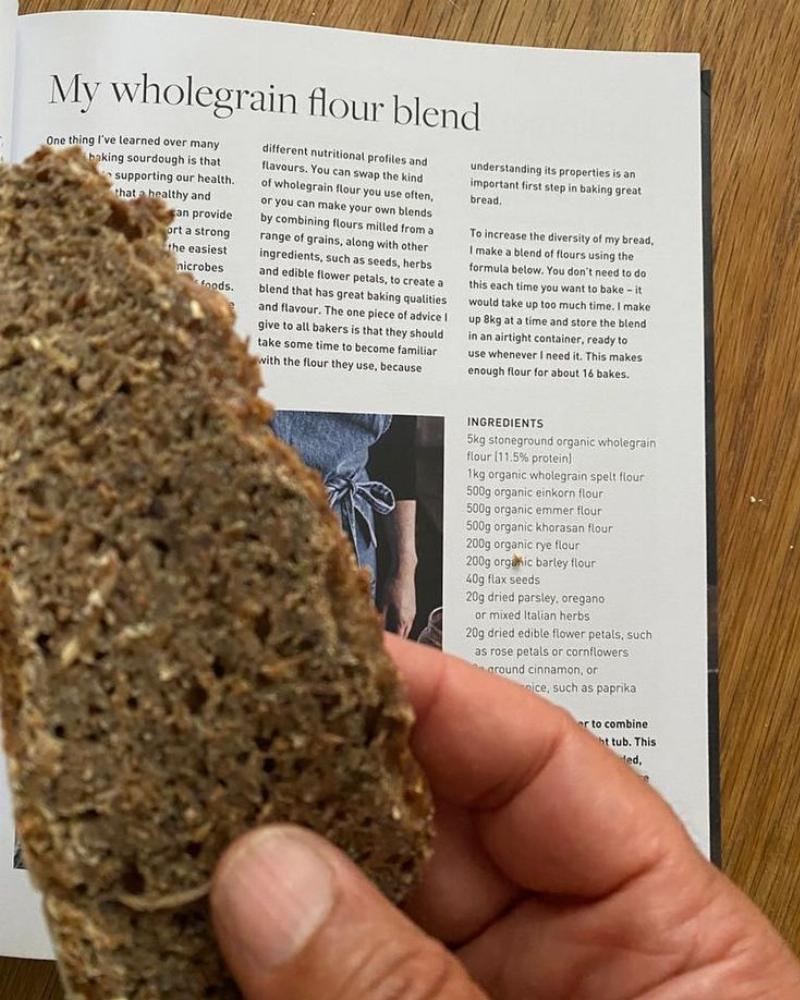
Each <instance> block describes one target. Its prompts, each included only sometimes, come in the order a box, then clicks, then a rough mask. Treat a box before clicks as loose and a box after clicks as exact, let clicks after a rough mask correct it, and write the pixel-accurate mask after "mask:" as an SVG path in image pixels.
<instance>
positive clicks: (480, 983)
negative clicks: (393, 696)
mask: <svg viewBox="0 0 800 1000" xmlns="http://www.w3.org/2000/svg"><path fill="white" fill-rule="evenodd" d="M387 645H388V648H389V650H390V652H391V653H392V655H393V657H394V658H395V660H396V662H397V664H398V666H399V668H400V671H401V673H402V675H403V677H404V679H405V681H406V683H407V685H408V688H409V692H410V696H411V700H412V702H413V704H414V706H415V708H416V712H417V723H416V726H415V729H414V734H413V749H414V752H415V754H416V756H417V758H418V759H419V761H420V763H421V764H422V766H423V767H424V769H425V771H426V772H427V774H428V778H429V780H430V783H431V786H432V788H433V792H434V797H435V802H436V826H437V835H436V842H435V849H434V855H433V858H432V860H431V862H430V864H429V866H428V867H427V869H426V871H425V873H424V876H423V880H422V882H421V884H420V885H419V887H418V888H417V890H416V891H415V892H414V894H413V897H412V898H411V900H410V901H409V903H408V905H407V907H406V911H407V915H404V914H402V913H401V912H400V911H398V910H396V909H395V908H394V907H392V906H391V905H390V904H389V903H388V902H387V901H386V900H385V899H384V898H383V897H382V896H381V895H380V894H379V893H378V892H377V890H376V889H375V888H373V886H372V885H371V884H370V883H369V882H368V881H367V880H366V879H365V878H364V877H363V876H362V875H361V874H360V872H359V871H358V870H357V869H356V868H355V867H354V866H353V865H352V864H351V862H350V861H349V860H348V859H347V858H345V856H344V855H343V854H341V853H340V852H339V851H337V850H336V849H335V848H334V847H332V846H331V845H330V844H329V843H327V842H326V841H324V840H322V839H321V838H319V837H316V836H315V835H313V834H311V833H309V832H308V831H305V830H300V829H298V828H296V827H288V826H276V827H271V828H270V827H266V828H263V829H262V830H259V831H256V832H253V833H250V834H248V835H247V836H245V837H243V838H242V839H241V840H239V841H238V842H237V843H236V844H235V845H234V846H233V847H232V848H231V849H230V850H229V851H228V853H227V854H226V855H225V857H224V858H223V859H222V861H221V863H220V865H219V868H218V870H217V873H216V877H215V880H214V886H213V890H212V895H211V903H212V911H213V915H214V921H215V925H216V928H217V933H218V937H219V940H220V944H221V947H222V949H223V952H224V954H225V956H226V959H227V961H228V963H229V965H230V968H231V970H232V971H233V974H234V975H235V976H236V978H237V980H238V982H239V984H240V986H241V988H242V990H243V992H244V995H245V997H247V998H248V1000H267V998H278V997H280V998H281V1000H345V998H346V1000H423V998H425V1000H481V998H483V1000H485V998H486V997H491V998H494V1000H634V998H638V1000H797V998H798V997H800V965H798V963H797V961H796V960H795V958H794V957H793V956H792V954H791V952H790V950H789V948H788V947H787V946H786V945H785V944H784V943H783V942H782V941H781V939H780V938H779V937H778V935H777V933H776V932H775V930H774V929H773V928H772V927H771V926H770V924H769V923H768V921H767V920H766V919H765V918H764V917H763V916H762V915H761V913H759V911H758V910H757V909H756V907H755V906H754V905H753V904H752V903H750V902H749V900H747V899H746V897H745V896H744V895H742V893H740V892H739V890H738V889H736V888H735V887H734V886H733V885H732V884H731V883H730V882H729V881H728V880H727V879H726V878H725V877H724V876H723V875H722V874H721V873H720V872H718V871H717V870H716V869H715V868H713V867H712V866H711V865H710V864H708V863H707V862H706V861H705V860H704V859H703V857H702V856H701V855H700V854H699V852H698V851H697V850H696V849H695V847H694V845H693V844H692V842H691V840H690V839H689V837H688V835H687V834H686V832H685V830H684V829H683V827H682V825H681V824H680V822H679V821H678V819H677V818H676V817H675V815H674V814H673V812H672V811H671V810H670V809H669V807H668V806H667V805H666V804H665V803H664V802H663V801H662V800H661V799H660V798H659V797H658V795H657V794H656V793H655V792H654V791H653V790H652V789H651V788H650V787H649V786H648V785H647V784H646V783H645V782H644V781H643V780H642V779H641V778H640V777H638V776H637V775H636V774H635V773H634V772H633V771H632V770H631V769H630V768H629V767H628V766H627V765H626V764H624V763H623V762H622V761H621V760H619V759H618V758H617V757H616V756H615V755H614V754H613V753H612V752H611V751H610V750H607V749H606V748H605V747H604V746H603V745H602V744H600V743H599V742H598V741H597V740H596V739H595V738H594V737H593V736H592V735H591V734H590V733H588V732H586V731H585V730H584V729H582V728H581V727H580V726H579V725H577V724H576V723H575V722H573V721H572V720H571V719H570V718H569V716H568V715H567V714H566V713H565V712H563V711H561V710H560V709H558V708H556V707H554V706H552V705H550V704H548V703H547V702H545V701H543V700H542V699H540V698H537V697H536V696H534V695H532V694H529V693H527V692H525V691H524V690H522V689H520V688H519V687H518V686H516V685H514V684H512V683H511V682H507V681H504V680H502V679H500V678H498V677H495V676H493V675H492V674H490V673H488V672H486V671H483V670H479V669H477V668H473V667H470V666H468V665H466V664H464V663H461V662H460V661H458V660H455V659H454V658H452V657H446V656H444V655H442V654H441V653H439V652H438V651H436V650H433V649H429V648H424V647H420V646H418V645H417V644H412V643H404V642H401V641H399V640H396V639H392V637H387ZM442 945H445V946H446V947H443V946H442Z"/></svg>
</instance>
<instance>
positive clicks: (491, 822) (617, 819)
mask: <svg viewBox="0 0 800 1000" xmlns="http://www.w3.org/2000/svg"><path fill="white" fill-rule="evenodd" d="M386 645H387V649H388V651H389V653H390V655H391V656H392V657H393V659H394V661H395V663H396V664H397V666H398V669H399V671H400V674H401V676H402V677H403V679H404V681H405V683H406V685H407V687H408V692H409V696H410V698H411V702H412V704H413V706H414V708H415V711H416V713H417V722H416V725H415V728H414V730H413V733H412V750H413V751H414V754H415V756H416V757H417V759H418V760H419V762H420V764H421V765H422V767H423V769H424V770H425V772H426V774H427V776H428V780H429V781H430V783H431V786H432V788H433V790H434V793H435V794H436V795H437V797H439V798H443V799H445V800H447V801H450V802H452V803H453V804H456V805H459V806H464V807H467V808H468V809H469V810H470V811H471V812H472V813H473V819H474V822H475V825H476V829H477V830H478V832H479V835H480V837H481V840H482V842H483V844H484V846H485V848H486V850H487V852H488V853H489V855H490V857H491V858H492V859H493V861H494V862H495V864H496V865H497V867H498V868H499V869H500V870H501V871H502V872H503V874H505V875H506V876H507V877H508V878H510V879H512V880H513V881H514V882H515V883H516V884H517V885H520V886H522V887H524V888H526V889H528V890H530V891H535V892H550V893H558V894H562V895H578V896H584V897H597V896H604V895H607V894H609V893H611V892H614V891H615V890H616V889H618V888H619V887H620V886H621V885H623V884H624V883H625V882H627V881H628V880H629V879H632V878H634V877H636V876H638V875H639V874H642V873H643V872H645V871H647V870H649V869H650V868H651V867H653V866H655V865H657V864H658V863H659V862H660V861H662V860H663V859H664V858H665V856H666V855H667V854H669V853H673V852H687V851H694V848H693V846H692V844H691V841H690V840H689V838H688V835H687V834H686V832H685V831H684V829H683V827H682V825H681V823H680V822H679V820H678V819H677V817H676V816H675V814H674V813H673V812H672V810H671V809H670V808H669V806H667V804H666V803H665V802H664V801H663V800H662V799H661V798H660V797H659V796H658V795H657V794H656V793H655V792H654V791H653V790H652V789H651V788H650V787H649V786H648V785H647V784H646V782H645V781H644V780H643V779H642V778H641V777H639V776H638V775H637V774H636V773H635V772H634V771H633V770H632V769H631V768H630V767H628V765H627V764H625V763H624V762H623V761H622V760H620V759H619V758H618V757H617V756H616V754H614V753H612V751H610V750H608V749H607V748H606V747H605V746H603V745H602V744H601V743H600V742H599V741H598V740H596V739H595V738H594V737H593V736H592V735H591V734H590V733H588V732H587V731H586V730H585V729H584V728H583V727H582V726H580V725H578V723H576V722H575V721H574V720H573V719H572V718H571V717H570V716H569V715H568V714H567V713H566V712H565V711H564V710H563V709H560V708H558V707H556V706H555V705H553V704H551V703H549V702H547V701H545V700H544V699H543V698H540V697H538V696H537V695H535V694H533V693H532V692H530V691H527V690H526V689H525V688H522V687H520V686H519V685H517V684H515V683H513V682H511V681H507V680H504V679H503V678H501V677H497V676H495V675H493V674H491V673H490V672H489V671H486V670H482V669H480V668H478V667H474V666H471V665H470V664H467V663H465V662H464V661H462V660H459V659H457V658H456V657H453V656H448V655H446V654H443V653H440V652H438V651H437V650H434V649H431V648H430V647H425V646H421V645H419V644H417V643H412V642H405V641H403V640H400V639H397V638H396V637H395V636H387V637H386Z"/></svg>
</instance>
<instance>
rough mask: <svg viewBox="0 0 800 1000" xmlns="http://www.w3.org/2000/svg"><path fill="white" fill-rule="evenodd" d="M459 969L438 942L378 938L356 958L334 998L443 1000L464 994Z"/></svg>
mask: <svg viewBox="0 0 800 1000" xmlns="http://www.w3.org/2000/svg"><path fill="white" fill-rule="evenodd" d="M466 985H467V984H466V983H465V982H464V980H463V975H462V973H461V970H460V968H459V966H458V964H457V962H456V960H455V959H454V958H453V956H452V955H451V954H450V952H448V951H447V950H446V949H445V948H444V947H443V946H442V945H440V944H438V942H436V941H432V940H430V939H428V940H423V941H421V942H407V941H405V942H401V941H397V940H389V939H387V940H381V941H378V942H373V943H372V944H371V945H370V947H369V948H368V949H367V950H365V951H364V952H363V953H362V954H360V955H359V956H357V957H356V960H355V962H354V965H353V967H352V968H351V969H350V970H349V972H348V975H347V976H346V982H344V983H343V984H342V988H341V990H340V991H339V994H338V1000H446V998H451V1000H455V998H456V997H464V996H465V995H467V994H468V990H467V989H466Z"/></svg>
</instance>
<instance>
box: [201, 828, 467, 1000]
mask: <svg viewBox="0 0 800 1000" xmlns="http://www.w3.org/2000/svg"><path fill="white" fill-rule="evenodd" d="M211 909H212V915H213V920H214V926H215V928H216V932H217V937H218V939H219V943H220V947H221V948H222V952H223V954H224V956H225V959H226V961H227V963H228V965H229V967H230V969H231V972H232V973H233V975H234V976H235V978H236V981H237V982H238V984H239V986H240V988H241V990H242V992H243V993H244V996H245V997H246V998H247V1000H267V998H274V997H281V1000H308V998H309V997H313V998H314V1000H341V998H342V997H347V998H348V1000H388V998H390V997H403V998H404V1000H422V998H425V1000H486V997H485V994H484V993H482V992H481V991H480V990H479V989H478V987H477V986H476V985H475V984H474V983H473V982H472V980H471V979H470V978H469V976H468V975H467V973H466V971H465V970H464V969H463V967H462V966H461V965H460V964H459V963H458V962H457V961H456V959H455V958H454V957H453V956H452V955H451V954H450V953H449V952H448V951H447V950H446V949H445V948H444V947H443V946H442V945H441V944H439V943H438V942H437V941H435V940H434V939H433V938H430V937H428V936H427V935H425V934H423V932H422V931H420V930H419V929H418V928H417V927H415V926H414V924H412V923H411V922H410V921H409V920H408V919H407V918H406V917H405V916H403V914H402V913H401V912H400V911H399V910H397V909H395V907H393V906H392V905H391V903H389V902H388V901H387V900H386V899H385V898H384V897H383V896H382V895H381V894H380V893H379V892H378V890H377V889H376V888H375V887H374V886H373V885H372V883H371V882H369V881H368V880H367V879H366V878H365V877H364V876H363V875H362V874H361V872H360V871H359V870H358V868H356V866H355V865H354V864H353V863H352V862H351V861H349V860H348V858H346V857H345V855H344V854H342V853H341V852H340V851H338V850H337V849H336V848H335V847H333V846H332V845H331V844H329V843H328V842H327V841H325V840H323V839H322V838H321V837H318V836H316V835H315V834H313V833H310V832H309V831H307V830H303V829H301V828H299V827H293V826H267V827H262V828H261V829H259V830H255V831H253V832H252V833H249V834H247V835H246V836H244V837H242V838H241V839H240V840H238V841H237V842H236V843H235V844H234V845H233V846H232V847H231V848H229V850H228V851H227V853H226V854H225V855H224V857H223V858H222V860H221V862H220V864H219V866H218V868H217V872H216V875H215V877H214V884H213V887H212V891H211Z"/></svg>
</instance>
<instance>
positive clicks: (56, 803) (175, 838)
mask: <svg viewBox="0 0 800 1000" xmlns="http://www.w3.org/2000/svg"><path fill="white" fill-rule="evenodd" d="M170 220H171V214H170V213H169V211H168V210H167V208H166V207H165V206H164V205H163V204H162V203H161V202H159V201H155V200H149V199H137V200H135V201H132V202H125V201H122V200H120V199H119V198H117V197H116V196H115V195H114V194H113V192H112V191H111V188H110V185H109V183H108V181H107V180H106V179H105V178H104V177H103V176H102V175H101V174H100V173H99V172H98V170H97V169H96V167H95V166H94V165H93V164H92V163H91V162H90V161H88V160H87V159H86V158H85V157H84V155H83V154H82V153H81V152H80V151H79V150H77V149H69V150H66V151H58V152H55V151H52V150H48V149H43V150H40V151H39V152H38V153H36V154H34V155H33V156H32V157H31V158H29V159H28V160H27V161H25V162H24V163H23V164H21V165H18V166H12V167H2V168H0V683H1V685H2V720H3V730H4V737H5V747H6V751H7V755H8V763H9V771H10V777H11V784H12V789H13V793H14V802H15V813H16V822H17V826H18V830H19V834H20V837H21V839H22V842H23V845H24V852H25V858H26V862H27V864H28V866H29V868H30V871H31V874H32V876H33V878H34V880H35V882H36V883H37V884H38V886H39V887H40V888H41V890H42V892H43V893H44V899H45V910H46V914H47V918H48V921H49V926H50V929H51V933H52V936H53V940H54V943H55V948H56V952H57V955H58V959H59V963H60V968H61V973H62V977H63V980H64V984H65V987H66V991H67V995H68V997H71V998H85V1000H94V998H111V997H126V998H128V1000H155V998H159V997H165V998H166V997H169V998H170V1000H195V998H203V997H215V998H224V997H236V996H239V993H238V991H237V989H236V987H235V985H234V984H233V983H232V981H231V980H230V979H229V978H228V976H227V975H226V973H225V970H224V966H223V963H222V961H221V958H220V955H219V953H218V951H217V948H216V946H215V944H214V940H213V935H212V933H211V929H210V923H209V915H208V902H207V890H208V885H209V880H210V878H211V875H212V872H213V869H214V865H215V863H216V861H217V859H218V858H219V856H220V854H221V852H222V851H223V850H224V849H225V847H226V846H227V845H228V844H229V843H230V842H231V841H232V840H233V838H235V837H236V836H237V835H238V834H240V833H242V832H243V831H245V830H247V829H249V828H252V827H254V826H256V825H259V824H261V823H264V822H272V821H288V822H296V823H301V824H304V825H306V826H308V827H310V828H312V829H314V830H317V831H319V832H321V833H323V834H324V835H326V836H328V837H330V838H331V839H332V840H333V841H334V842H335V843H337V844H338V845H339V846H340V847H342V848H343V849H344V850H345V851H346V852H347V853H348V854H349V855H350V856H351V857H352V858H353V859H354V860H355V861H356V862H357V863H358V864H360V865H361V866H362V867H363V869H364V870H365V871H366V872H367V874H368V875H369V876H370V877H371V878H372V879H374V881H375V882H376V883H377V884H378V885H379V886H380V888H381V889H382V890H383V891H384V892H385V893H386V894H387V895H388V896H389V897H390V898H391V899H393V900H399V899H401V898H402V897H403V896H404V894H405V893H406V891H407V889H408V887H409V886H410V885H411V884H412V883H413V882H414V880H415V878H416V877H417V875H418V873H419V870H420V866H421V864H422V863H423V861H424V859H425V857H426V856H427V853H428V850H429V843H430V836H431V819H430V812H431V808H430V798H429V794H428V792H427V789H426V787H425V783H424V780H423V778H422V775H421V773H420V771H419V768H418V766H417V764H416V762H415V761H414V760H413V758H412V756H411V753H410V751H409V732H410V728H411V724H412V714H411V711H410V709H409V707H408V705H407V704H406V701H405V698H404V695H403V692H402V690H401V688H400V685H399V682H398V679H397V676H396V673H395V670H394V668H393V666H392V664H391V662H390V660H389V659H388V657H387V655H386V653H385V652H384V649H383V646H382V633H381V627H380V621H379V618H378V616H377V615H376V613H375V611H374V608H373V607H372V604H371V601H370V597H369V590H368V585H367V581H366V579H365V577H364V575H363V574H362V572H361V571H359V570H358V569H357V568H356V567H355V565H354V562H353V559H352V556H351V554H350V551H349V549H348V545H347V542H346V540H345V539H344V537H343V535H342V532H341V529H340V527H339V525H338V523H337V521H336V519H335V518H334V517H333V515H332V514H331V512H330V510H329V508H328V505H327V500H326V496H325V492H324V489H323V487H322V484H321V482H320V480H319V478H318V477H317V475H316V474H315V473H313V472H311V471H309V470H308V469H307V468H305V467H304V466H303V464H302V463H301V462H300V460H299V459H298V458H297V457H296V455H295V454H294V453H293V452H291V451H290V450H289V449H288V448H287V447H285V446H284V445H283V444H282V443H281V442H279V441H278V440H277V439H276V437H275V436H274V435H273V434H272V432H271V431H270V429H269V426H268V421H269V417H270V413H271V411H270V408H269V406H268V405H267V404H266V403H264V402H263V401H261V400H260V399H259V397H258V392H259V388H260V376H259V366H258V363H257V361H256V360H255V359H254V358H253V357H251V356H250V355H249V354H248V351H247V348H246V346H245V345H244V344H243V343H242V341H240V340H239V339H238V338H237V337H236V335H235V333H234V329H233V312H232V309H231V307H230V306H229V304H228V303H227V302H226V301H225V300H224V299H223V298H222V297H221V296H219V295H218V294H217V293H215V292H213V291H212V290H210V289H208V288H205V287H203V286H201V285H198V284H196V283H195V282H194V281H193V280H192V279H191V278H190V277H189V276H187V275H185V274H183V273H181V272H179V270H178V268H177V266H176V262H175V259H174V256H173V255H172V254H171V252H169V251H168V250H167V249H166V235H167V228H168V225H169V222H170Z"/></svg>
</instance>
